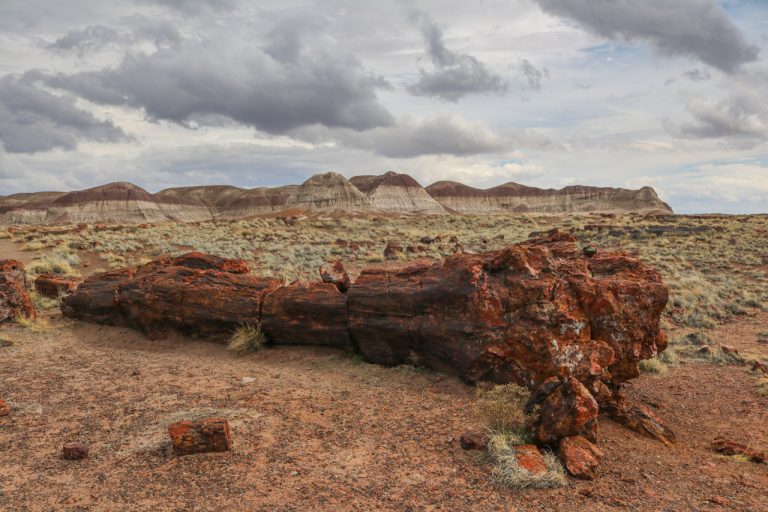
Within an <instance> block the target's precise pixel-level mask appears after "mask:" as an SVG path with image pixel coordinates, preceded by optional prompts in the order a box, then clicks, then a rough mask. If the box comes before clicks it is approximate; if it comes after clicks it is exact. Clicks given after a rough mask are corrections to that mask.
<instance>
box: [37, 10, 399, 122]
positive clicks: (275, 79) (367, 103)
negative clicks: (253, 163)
mask: <svg viewBox="0 0 768 512" xmlns="http://www.w3.org/2000/svg"><path fill="white" fill-rule="evenodd" d="M301 26H302V25H301V24H297V25H295V26H293V27H291V30H293V31H294V33H295V32H296V30H297V29H298V28H300V27H301ZM285 37H286V40H290V38H291V37H297V36H292V35H287V36H285ZM273 41H274V36H273ZM299 41H300V40H299V39H296V40H295V43H293V44H294V46H293V47H291V48H290V50H285V49H283V50H282V53H280V54H279V55H278V54H277V53H275V52H276V50H275V48H276V47H275V46H274V45H273V46H271V47H268V49H267V50H264V49H262V48H260V47H259V46H258V45H257V44H256V43H255V42H253V41H251V36H250V34H248V33H243V32H241V31H237V30H232V31H231V32H229V33H227V34H224V33H218V34H217V35H216V37H215V38H210V39H204V40H202V39H186V40H183V41H181V42H180V43H179V44H178V45H176V46H173V47H169V48H160V49H158V51H156V52H154V53H152V54H149V55H147V54H128V55H126V57H125V58H124V60H123V62H122V63H121V64H120V65H119V66H118V67H116V68H108V69H104V70H101V71H95V72H84V73H79V74H75V75H64V74H58V75H54V76H51V77H49V78H48V79H47V83H48V84H49V85H51V86H55V87H60V88H63V89H66V90H69V91H71V92H73V93H76V94H78V95H80V96H82V97H84V98H87V99H89V100H91V101H94V102H98V103H106V104H114V105H126V106H129V107H135V108H140V109H143V110H144V111H145V112H146V115H147V116H148V117H149V118H150V119H152V120H166V121H171V122H174V123H178V124H182V125H186V126H193V124H194V123H200V122H201V120H203V121H204V120H205V119H221V118H228V119H231V120H233V121H235V122H237V123H241V124H244V125H249V126H253V127H255V128H256V129H258V130H260V131H263V132H266V133H271V134H279V133H284V132H286V131H289V130H292V129H295V128H298V127H302V126H308V125H315V124H317V125H322V126H328V127H344V128H350V129H354V130H366V129H370V128H374V127H377V126H386V125H389V124H391V123H392V122H393V119H392V116H391V115H390V113H389V112H388V111H387V110H386V109H385V108H384V107H383V106H382V105H381V104H380V103H379V102H378V99H377V96H376V91H377V89H381V88H387V87H389V85H388V84H387V83H386V82H385V81H384V80H383V79H382V78H380V77H378V76H375V75H373V74H371V73H369V72H367V71H366V70H365V69H364V68H363V66H362V64H361V63H360V61H359V60H357V59H356V58H355V57H353V56H352V55H350V54H348V53H344V52H332V51H325V50H324V49H323V48H322V46H321V45H320V44H319V43H318V44H314V43H315V42H316V41H313V44H311V45H310V44H306V45H301V44H300V43H299ZM269 51H271V52H272V53H273V54H274V55H270V54H269V53H268V52H269ZM286 52H287V53H286ZM288 54H290V55H288ZM276 56H277V58H276ZM288 57H290V58H288Z"/></svg>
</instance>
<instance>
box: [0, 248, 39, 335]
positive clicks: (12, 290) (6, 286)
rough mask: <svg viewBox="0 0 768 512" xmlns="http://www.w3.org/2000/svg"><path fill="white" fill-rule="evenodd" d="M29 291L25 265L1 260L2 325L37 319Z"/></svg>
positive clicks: (0, 314) (0, 309)
mask: <svg viewBox="0 0 768 512" xmlns="http://www.w3.org/2000/svg"><path fill="white" fill-rule="evenodd" d="M28 289H29V281H28V280H27V275H26V273H25V272H24V264H23V263H21V262H20V261H16V260H0V323H2V322H7V321H12V320H16V319H19V318H29V319H34V318H35V307H34V306H33V305H32V301H31V300H30V299H29V294H28V293H27V290H28Z"/></svg>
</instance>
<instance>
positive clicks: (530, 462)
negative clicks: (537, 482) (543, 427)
mask: <svg viewBox="0 0 768 512" xmlns="http://www.w3.org/2000/svg"><path fill="white" fill-rule="evenodd" d="M515 457H517V463H518V464H519V465H520V467H521V468H523V469H525V470H526V471H528V472H529V473H531V474H534V475H540V474H542V473H546V472H547V464H546V462H544V457H542V456H541V452H540V451H539V449H538V448H537V447H536V445H533V444H523V445H519V446H515Z"/></svg>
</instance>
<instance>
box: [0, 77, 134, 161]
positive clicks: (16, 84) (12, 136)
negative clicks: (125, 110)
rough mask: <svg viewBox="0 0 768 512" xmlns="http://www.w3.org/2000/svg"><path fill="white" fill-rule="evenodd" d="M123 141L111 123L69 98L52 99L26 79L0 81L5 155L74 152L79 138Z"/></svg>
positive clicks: (0, 124) (0, 126)
mask: <svg viewBox="0 0 768 512" xmlns="http://www.w3.org/2000/svg"><path fill="white" fill-rule="evenodd" d="M125 138H126V135H125V134H124V133H123V131H122V130H121V129H120V128H118V127H116V126H115V125H114V124H112V122H111V121H102V120H99V119H97V118H96V117H94V116H93V115H92V114H91V113H89V112H86V111H85V110H82V109H80V108H78V107H77V106H76V105H75V99H74V98H72V97H71V96H55V95H53V94H51V93H49V92H47V91H45V90H43V89H41V88H39V87H38V86H37V85H36V84H35V83H34V81H33V80H32V78H31V77H29V76H21V77H19V76H17V75H6V76H4V77H2V78H0V143H2V145H3V147H4V148H5V151H7V152H8V153H35V152H38V151H46V150H49V149H53V148H64V149H74V148H75V147H76V146H77V142H78V140H81V139H85V140H92V141H99V142H114V141H119V140H122V139H125Z"/></svg>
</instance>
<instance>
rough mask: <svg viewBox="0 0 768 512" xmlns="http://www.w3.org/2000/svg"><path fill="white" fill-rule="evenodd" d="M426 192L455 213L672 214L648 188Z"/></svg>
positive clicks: (441, 186)
mask: <svg viewBox="0 0 768 512" xmlns="http://www.w3.org/2000/svg"><path fill="white" fill-rule="evenodd" d="M426 191H427V192H428V193H429V195H430V196H432V197H433V198H434V199H435V200H436V201H437V202H438V203H440V204H441V205H442V206H443V207H444V208H446V209H449V210H451V211H454V212H458V213H468V214H471V213H489V212H513V213H525V212H534V213H570V212H615V211H634V212H651V211H658V212H660V213H661V212H665V213H672V209H671V208H670V207H669V205H668V204H667V203H665V202H664V201H662V200H661V199H659V197H658V196H657V195H656V191H654V190H653V189H652V188H651V187H643V188H641V189H638V190H631V189H625V188H612V187H588V186H582V185H573V186H568V187H565V188H562V189H559V190H558V189H551V188H550V189H541V188H536V187H528V186H525V185H520V184H519V183H505V184H503V185H499V186H496V187H493V188H489V189H478V188H474V187H470V186H467V185H464V184H462V183H457V182H455V181H438V182H436V183H433V184H432V185H430V186H428V187H427V188H426Z"/></svg>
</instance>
